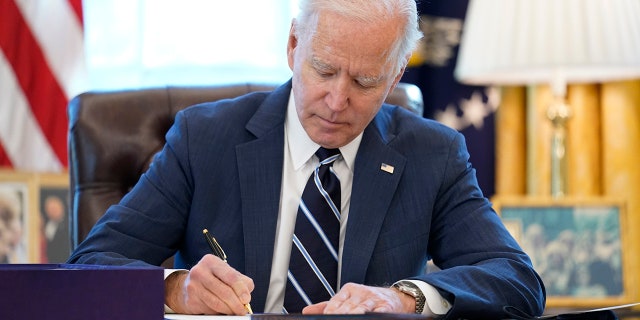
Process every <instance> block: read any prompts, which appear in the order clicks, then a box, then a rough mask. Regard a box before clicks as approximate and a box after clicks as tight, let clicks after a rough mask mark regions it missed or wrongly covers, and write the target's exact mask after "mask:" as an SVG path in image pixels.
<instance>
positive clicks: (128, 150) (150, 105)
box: [68, 83, 423, 249]
mask: <svg viewBox="0 0 640 320" xmlns="http://www.w3.org/2000/svg"><path fill="white" fill-rule="evenodd" d="M274 88H275V85H262V84H251V83H246V84H237V85H221V86H209V87H164V88H150V89H139V90H124V91H109V92H86V93H83V94H80V95H78V96H77V97H75V98H74V99H72V100H71V102H69V106H68V113H69V139H68V141H69V173H70V192H71V202H70V223H71V230H70V232H71V246H72V248H73V249H75V248H76V247H77V246H78V244H79V243H80V242H81V241H82V240H83V239H84V238H85V237H86V236H87V234H88V233H89V231H90V230H91V228H92V227H93V225H94V224H95V223H96V221H97V220H98V219H99V218H100V217H101V216H102V215H103V214H104V213H105V211H106V210H107V208H108V207H109V206H111V205H112V204H116V203H118V202H119V201H120V199H122V197H123V196H124V195H125V194H126V193H127V192H129V190H130V189H131V188H132V187H133V185H134V184H135V183H136V182H137V181H138V179H139V177H140V176H141V175H142V173H143V172H145V171H146V170H147V168H148V166H149V164H150V162H151V160H152V159H153V156H154V155H155V154H156V153H157V152H158V151H160V150H161V149H162V147H163V145H164V143H165V134H166V133H167V131H168V130H169V128H170V127H171V125H172V124H173V121H174V118H175V115H176V113H177V112H178V111H180V110H182V109H184V108H186V107H188V106H190V105H194V104H197V103H201V102H206V101H216V100H220V99H224V98H234V97H237V96H240V95H243V94H246V93H249V92H252V91H264V90H272V89H274ZM387 102H388V103H391V104H395V105H399V106H402V107H405V108H408V109H410V110H412V111H413V112H415V113H417V114H419V115H422V109H423V104H422V103H423V102H422V94H421V93H420V89H419V88H418V87H417V86H415V85H412V84H407V83H400V84H399V85H398V86H397V87H396V89H395V90H394V91H393V92H392V94H390V95H389V96H388V97H387Z"/></svg>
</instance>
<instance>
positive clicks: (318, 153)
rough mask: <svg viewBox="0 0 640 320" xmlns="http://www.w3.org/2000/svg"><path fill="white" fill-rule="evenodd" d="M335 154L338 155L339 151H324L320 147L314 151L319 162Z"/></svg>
mask: <svg viewBox="0 0 640 320" xmlns="http://www.w3.org/2000/svg"><path fill="white" fill-rule="evenodd" d="M337 154H340V149H326V148H323V147H320V148H319V149H318V151H316V156H317V157H318V159H319V160H320V162H322V161H325V160H326V159H327V158H330V157H333V156H335V155H337ZM334 160H335V159H334Z"/></svg>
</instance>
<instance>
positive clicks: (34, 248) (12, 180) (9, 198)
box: [0, 169, 40, 263]
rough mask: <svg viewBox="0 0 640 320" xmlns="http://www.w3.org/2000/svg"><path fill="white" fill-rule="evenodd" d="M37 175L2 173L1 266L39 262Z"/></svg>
mask: <svg viewBox="0 0 640 320" xmlns="http://www.w3.org/2000/svg"><path fill="white" fill-rule="evenodd" d="M35 205H36V187H35V180H34V176H33V174H30V173H21V172H15V171H12V170H6V169H2V170H0V263H37V262H39V252H38V249H39V248H38V243H39V240H40V238H39V233H38V231H37V230H38V226H39V224H40V220H39V219H38V216H36V215H33V214H31V213H32V212H33V211H34V209H33V208H34V207H35Z"/></svg>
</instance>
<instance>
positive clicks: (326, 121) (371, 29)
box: [287, 12, 402, 148]
mask: <svg viewBox="0 0 640 320" xmlns="http://www.w3.org/2000/svg"><path fill="white" fill-rule="evenodd" d="M344 20H345V19H344V18H342V17H340V16H338V15H336V14H334V13H331V12H322V13H320V16H319V19H318V25H317V28H316V32H315V33H314V34H313V35H312V36H311V39H310V40H309V41H299V39H296V37H295V36H294V29H295V24H294V25H292V28H291V32H290V34H289V43H288V46H287V55H288V61H289V67H290V68H291V70H292V71H293V80H292V81H293V92H294V97H295V103H296V109H297V112H298V117H299V118H300V122H301V123H302V126H303V127H304V129H305V131H306V132H307V134H308V135H309V137H311V139H312V140H313V141H314V142H316V143H318V144H320V145H321V146H323V147H326V148H338V147H341V146H344V145H346V144H347V143H349V142H351V141H352V140H353V139H354V138H355V137H356V136H358V135H359V134H360V133H361V132H362V131H363V130H364V128H365V127H366V126H367V125H368V124H369V122H370V121H371V120H372V119H373V117H374V116H375V114H376V113H377V112H378V110H380V107H381V105H382V103H383V102H384V99H385V98H386V96H387V94H388V93H389V92H390V91H391V90H393V88H394V87H395V85H396V84H397V83H398V81H399V80H400V77H401V76H402V71H401V72H399V73H398V74H391V72H392V69H393V68H392V64H391V63H389V62H387V55H388V51H389V47H390V46H391V44H392V43H393V41H395V40H396V39H397V37H398V36H399V31H398V29H399V28H398V25H399V23H374V22H353V21H351V22H345V21H344Z"/></svg>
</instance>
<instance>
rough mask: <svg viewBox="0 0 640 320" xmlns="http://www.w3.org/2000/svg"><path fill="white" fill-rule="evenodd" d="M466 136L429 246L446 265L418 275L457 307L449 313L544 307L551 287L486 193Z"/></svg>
mask: <svg viewBox="0 0 640 320" xmlns="http://www.w3.org/2000/svg"><path fill="white" fill-rule="evenodd" d="M468 160H469V155H468V152H467V149H466V145H465V142H464V138H463V137H462V135H461V134H457V135H455V138H454V139H453V140H452V143H451V144H450V149H449V155H448V160H447V164H446V170H445V173H444V179H443V182H442V184H441V186H440V189H439V191H438V197H437V199H438V200H437V201H436V203H435V207H434V213H433V214H434V216H433V225H432V229H431V236H430V244H429V252H430V254H431V256H432V258H433V262H434V263H435V264H436V265H437V266H438V267H439V268H441V271H437V272H433V273H429V274H426V275H424V276H422V277H417V278H415V279H416V280H423V281H425V282H427V283H429V284H431V285H432V286H434V287H436V288H437V289H438V291H439V292H440V293H441V294H442V295H443V297H445V298H446V299H447V300H448V301H449V302H451V303H452V304H453V307H452V308H451V310H450V311H449V313H448V314H447V316H446V317H447V318H448V319H449V318H450V319H458V318H461V317H464V318H470V317H471V318H473V317H474V316H473V315H469V314H467V313H465V312H468V311H469V310H475V311H477V310H483V312H482V314H481V315H480V314H476V316H480V317H481V318H485V319H499V318H503V317H504V311H503V307H505V306H512V307H516V308H518V309H520V310H522V311H524V312H527V313H528V314H531V315H539V314H541V313H542V311H543V309H544V304H545V291H544V285H543V283H542V280H541V279H540V277H539V276H538V274H537V273H536V272H535V271H534V269H533V267H532V263H531V261H530V259H529V257H528V256H527V255H526V254H525V253H524V252H523V251H522V249H521V248H520V246H519V245H518V244H517V242H516V241H515V240H514V239H513V238H512V237H511V235H510V234H509V232H508V231H507V230H506V228H505V227H504V225H503V224H502V222H501V220H500V218H499V216H498V215H497V214H496V213H495V211H494V210H493V209H492V207H491V203H490V202H489V201H488V200H487V199H486V198H485V197H484V196H483V195H482V192H481V191H480V189H479V187H478V185H477V181H476V177H475V170H474V169H473V168H472V167H471V164H470V163H469V161H468Z"/></svg>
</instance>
